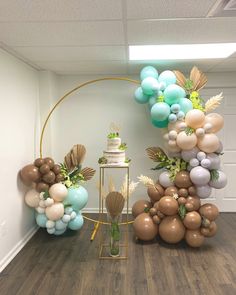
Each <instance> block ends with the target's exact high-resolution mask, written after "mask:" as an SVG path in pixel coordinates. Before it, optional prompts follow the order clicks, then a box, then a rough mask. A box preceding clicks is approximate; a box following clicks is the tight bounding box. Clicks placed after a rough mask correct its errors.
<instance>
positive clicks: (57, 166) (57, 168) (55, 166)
mask: <svg viewBox="0 0 236 295" xmlns="http://www.w3.org/2000/svg"><path fill="white" fill-rule="evenodd" d="M52 171H53V172H54V173H55V174H56V175H58V174H59V173H60V172H61V167H60V165H58V164H55V165H54V166H53V169H52Z"/></svg>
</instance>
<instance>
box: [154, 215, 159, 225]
mask: <svg viewBox="0 0 236 295" xmlns="http://www.w3.org/2000/svg"><path fill="white" fill-rule="evenodd" d="M152 220H153V222H154V223H155V224H160V223H161V218H160V217H159V216H157V215H154V216H153V217H152Z"/></svg>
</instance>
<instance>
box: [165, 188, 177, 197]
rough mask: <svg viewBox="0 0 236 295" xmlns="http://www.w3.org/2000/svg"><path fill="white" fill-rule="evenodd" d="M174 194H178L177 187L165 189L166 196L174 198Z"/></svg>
mask: <svg viewBox="0 0 236 295" xmlns="http://www.w3.org/2000/svg"><path fill="white" fill-rule="evenodd" d="M174 194H178V189H177V187H175V186H169V187H168V188H166V189H165V196H170V197H173V195H174Z"/></svg>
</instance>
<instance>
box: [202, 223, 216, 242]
mask: <svg viewBox="0 0 236 295" xmlns="http://www.w3.org/2000/svg"><path fill="white" fill-rule="evenodd" d="M210 225H211V226H210V227H209V228H204V227H202V228H201V233H202V235H204V237H207V238H210V237H213V236H214V235H215V234H216V232H217V225H216V223H215V221H212V222H211V224H210Z"/></svg>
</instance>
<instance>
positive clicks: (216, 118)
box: [205, 113, 224, 133]
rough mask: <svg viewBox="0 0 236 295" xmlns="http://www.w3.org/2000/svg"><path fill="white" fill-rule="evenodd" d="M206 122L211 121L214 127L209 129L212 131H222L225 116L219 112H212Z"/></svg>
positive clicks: (207, 116)
mask: <svg viewBox="0 0 236 295" xmlns="http://www.w3.org/2000/svg"><path fill="white" fill-rule="evenodd" d="M205 123H210V124H211V125H212V128H211V129H210V130H209V131H210V132H212V133H216V132H218V131H220V129H222V128H223V126H224V118H223V117H222V116H221V115H219V114H217V113H210V114H208V115H206V118H205Z"/></svg>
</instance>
